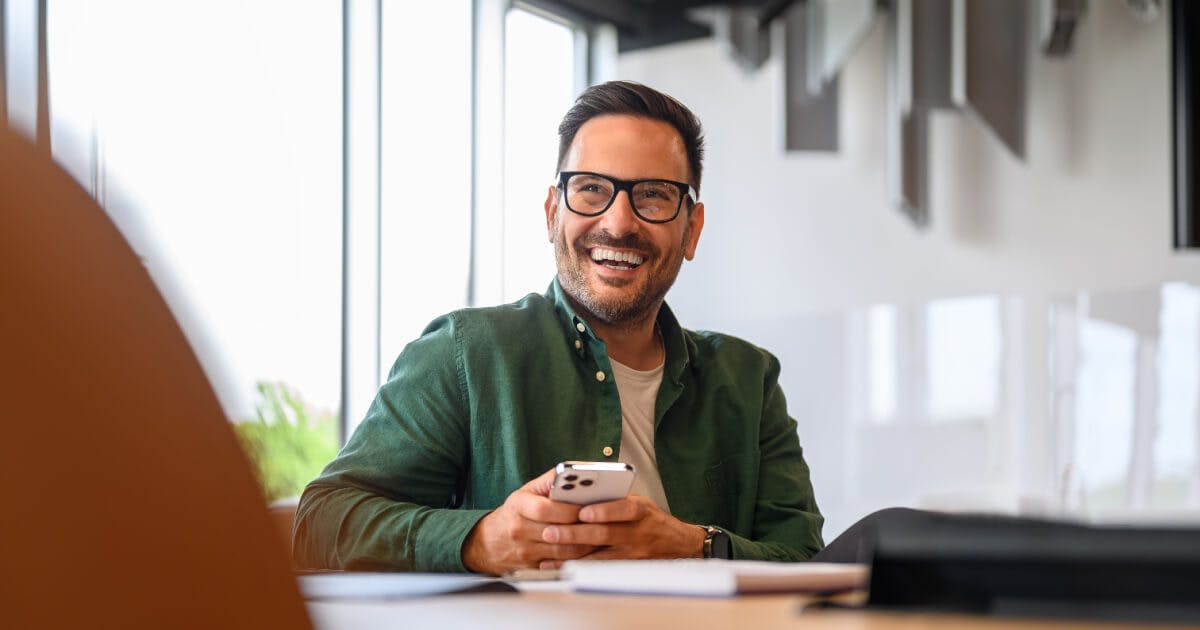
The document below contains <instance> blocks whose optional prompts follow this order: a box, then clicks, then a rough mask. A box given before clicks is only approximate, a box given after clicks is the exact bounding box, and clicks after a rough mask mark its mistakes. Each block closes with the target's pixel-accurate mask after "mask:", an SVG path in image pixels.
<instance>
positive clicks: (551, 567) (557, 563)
mask: <svg viewBox="0 0 1200 630" xmlns="http://www.w3.org/2000/svg"><path fill="white" fill-rule="evenodd" d="M562 565H563V561H562V560H542V562H541V564H539V565H538V568H539V569H541V570H543V571H557V570H559V569H561V568H562Z"/></svg>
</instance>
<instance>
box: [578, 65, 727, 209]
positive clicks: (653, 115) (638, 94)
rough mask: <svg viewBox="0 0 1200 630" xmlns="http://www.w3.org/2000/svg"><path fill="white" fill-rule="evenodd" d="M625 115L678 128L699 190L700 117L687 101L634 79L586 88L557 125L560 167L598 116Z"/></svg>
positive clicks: (695, 184)
mask: <svg viewBox="0 0 1200 630" xmlns="http://www.w3.org/2000/svg"><path fill="white" fill-rule="evenodd" d="M607 115H626V116H639V117H642V118H649V119H651V120H661V121H662V122H665V123H667V124H669V125H671V126H672V127H674V128H675V131H678V132H679V136H680V137H681V138H682V139H683V146H684V148H685V149H686V150H687V157H688V168H689V169H690V170H691V175H692V181H691V182H688V183H690V184H691V185H692V187H693V188H695V189H696V190H697V191H699V190H700V170H701V166H702V162H703V160H704V132H703V129H701V127H700V119H699V118H697V117H696V115H695V114H693V113H692V110H690V109H688V108H687V106H686V105H684V104H683V103H680V102H679V101H677V100H675V99H674V98H672V97H670V96H668V95H666V94H663V93H662V92H659V91H658V90H655V89H653V88H651V87H647V86H645V85H642V84H641V83H635V82H633V81H609V82H608V83H600V84H598V85H593V86H591V87H589V88H587V89H586V90H584V91H583V93H582V94H580V95H579V98H577V99H575V104H574V105H572V106H571V109H569V110H567V114H566V116H563V119H562V122H561V123H560V124H559V125H558V168H559V169H561V168H562V165H563V162H564V161H565V160H566V159H567V151H569V150H570V149H571V143H572V142H574V141H575V134H577V133H579V128H580V127H582V126H583V125H584V123H586V122H587V121H589V120H591V119H593V118H595V117H597V116H607Z"/></svg>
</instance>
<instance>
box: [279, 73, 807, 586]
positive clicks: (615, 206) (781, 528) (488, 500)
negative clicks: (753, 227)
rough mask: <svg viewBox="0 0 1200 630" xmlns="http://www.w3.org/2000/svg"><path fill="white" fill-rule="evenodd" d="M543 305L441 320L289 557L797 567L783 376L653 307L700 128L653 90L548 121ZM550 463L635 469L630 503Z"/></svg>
mask: <svg viewBox="0 0 1200 630" xmlns="http://www.w3.org/2000/svg"><path fill="white" fill-rule="evenodd" d="M559 140H560V144H559V160H558V171H559V173H558V178H557V182H556V184H555V185H554V186H551V187H550V188H549V190H548V192H547V195H546V202H545V212H546V227H547V230H548V233H549V237H550V241H551V242H552V243H554V251H555V258H556V262H557V266H558V274H557V278H556V279H555V281H554V282H552V283H551V285H550V288H549V289H548V291H547V292H546V294H545V295H536V294H531V295H529V296H527V297H525V298H524V299H522V300H520V301H519V302H516V303H513V304H509V305H505V306H499V307H494V308H484V309H466V310H462V311H457V312H454V313H450V314H448V315H446V316H443V317H442V318H439V319H438V320H436V321H434V322H433V323H432V324H430V325H429V327H428V328H426V330H425V332H424V334H423V335H422V336H421V338H419V339H418V340H416V341H414V342H413V343H411V344H410V345H409V346H408V347H407V348H405V350H404V352H403V353H402V354H401V355H400V357H399V359H397V361H396V364H395V366H394V367H393V368H392V372H391V375H390V377H389V380H388V382H387V383H386V384H384V386H383V387H382V388H381V389H380V391H379V394H378V396H377V397H376V399H375V401H374V402H373V404H372V406H371V408H370V410H369V411H368V413H367V417H366V419H365V420H364V421H363V423H362V425H361V426H360V427H359V429H358V430H357V431H356V432H355V434H354V436H353V437H352V438H351V439H350V441H349V443H347V445H346V447H345V448H344V449H343V450H342V452H341V453H340V454H339V455H338V457H337V458H336V459H335V460H334V461H333V462H332V463H330V464H329V466H328V467H327V468H326V469H325V470H324V472H323V473H322V474H321V476H320V477H318V478H317V479H316V480H315V481H313V482H312V483H311V484H309V486H308V488H307V489H306V490H305V492H304V496H303V497H302V498H301V501H300V506H299V508H298V511H297V522H296V529H295V540H294V554H295V557H296V561H297V563H298V564H299V565H300V566H304V567H314V568H350V569H364V568H390V569H401V570H415V571H463V570H468V571H476V572H482V573H495V574H499V573H503V572H505V571H508V570H511V569H515V568H522V567H555V566H558V565H560V564H561V563H562V562H563V561H565V560H569V559H575V558H684V557H704V556H705V555H710V556H723V557H732V558H747V559H770V560H802V559H806V558H809V557H811V556H812V555H813V554H814V553H816V552H817V551H818V550H820V549H821V547H822V540H821V532H820V530H821V524H822V517H821V515H820V513H819V512H818V509H817V505H816V502H815V500H814V498H813V491H812V485H811V483H810V481H809V472H808V467H807V465H806V464H805V462H804V459H803V456H802V454H801V449H800V444H799V441H798V439H797V436H796V423H795V421H793V420H792V419H791V418H789V417H788V415H787V409H786V403H785V401H784V397H783V392H782V391H781V390H780V388H779V385H778V384H777V382H776V379H777V376H778V373H779V364H778V362H777V361H776V360H775V358H774V357H772V356H771V355H770V354H768V353H766V352H764V351H763V350H761V349H759V348H756V347H754V346H752V345H750V344H748V343H746V342H744V341H741V340H739V339H736V338H733V337H729V336H726V335H720V334H715V333H701V332H693V331H689V330H684V329H682V328H681V327H680V326H679V323H678V321H677V320H676V318H675V316H674V314H673V313H672V312H671V310H670V308H668V307H667V305H666V304H665V303H664V298H665V296H666V294H667V291H668V290H669V289H670V287H671V285H672V284H673V283H674V281H675V277H676V276H677V274H678V272H679V269H680V266H681V265H682V263H683V260H684V259H688V260H691V259H692V258H693V256H694V255H695V253H696V247H697V243H698V242H699V239H700V234H701V231H702V229H703V227H704V204H703V203H701V202H700V201H698V200H697V192H696V191H697V190H698V189H699V187H700V173H701V159H702V156H703V138H702V135H701V128H700V123H699V121H698V120H697V119H696V117H695V115H693V114H692V113H691V112H690V111H689V110H688V109H687V108H686V107H684V106H683V105H682V104H680V103H679V102H678V101H675V100H674V99H672V98H671V97H669V96H666V95H664V94H661V93H659V92H656V91H655V90H652V89H650V88H648V87H646V86H643V85H639V84H636V83H629V82H611V83H606V84H603V85H598V86H593V87H591V88H588V89H587V90H586V91H585V92H584V93H583V94H582V95H581V96H580V97H579V99H578V100H577V101H576V102H575V104H574V106H573V107H572V108H571V110H570V111H569V112H567V115H566V117H565V118H564V119H563V121H562V124H561V125H560V127H559ZM563 460H601V461H622V462H627V463H631V464H633V465H634V467H635V468H636V471H637V481H636V483H635V486H634V490H633V492H632V493H631V494H630V496H629V497H627V498H625V499H621V500H617V501H612V502H608V503H602V504H595V505H591V506H587V507H583V508H580V507H579V506H575V505H571V504H566V503H560V502H556V501H552V500H551V499H550V498H549V496H548V495H549V490H550V485H551V481H552V474H553V470H552V468H553V466H554V465H555V464H556V463H557V462H559V461H563Z"/></svg>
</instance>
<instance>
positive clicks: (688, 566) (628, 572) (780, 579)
mask: <svg viewBox="0 0 1200 630" xmlns="http://www.w3.org/2000/svg"><path fill="white" fill-rule="evenodd" d="M868 571H869V568H868V566H867V565H865V564H834V563H826V562H760V561H754V560H698V559H697V560H691V559H689V560H590V561H589V560H576V561H569V562H566V563H564V564H563V577H564V578H565V579H566V580H568V581H569V582H570V583H571V587H572V588H573V589H574V590H576V591H592V592H609V593H639V594H646V595H687V596H693V597H729V596H732V595H736V594H739V593H792V592H795V593H825V592H836V591H846V590H852V589H857V588H866V585H867V576H868Z"/></svg>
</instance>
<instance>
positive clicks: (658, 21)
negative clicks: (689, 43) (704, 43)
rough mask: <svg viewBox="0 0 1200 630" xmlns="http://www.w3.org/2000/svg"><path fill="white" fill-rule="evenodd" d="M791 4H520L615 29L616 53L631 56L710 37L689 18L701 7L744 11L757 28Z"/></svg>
mask: <svg viewBox="0 0 1200 630" xmlns="http://www.w3.org/2000/svg"><path fill="white" fill-rule="evenodd" d="M793 1H794V0H732V1H725V2H714V1H713V0H707V1H705V0H604V1H603V2H598V1H596V0H523V2H522V4H525V5H528V6H531V7H534V8H538V9H542V10H544V11H548V12H550V13H554V14H557V15H561V16H563V17H565V18H567V19H570V20H572V21H576V22H582V23H588V22H602V23H608V24H612V25H613V26H615V27H616V29H617V49H618V51H619V52H622V53H624V52H630V51H634V50H641V49H644V48H652V47H655V46H663V45H666V44H673V43H676V42H681V41H684V40H688V39H697V38H702V37H711V36H712V34H713V31H712V27H711V26H710V25H709V24H707V23H705V22H703V21H698V20H696V19H693V18H692V17H690V16H689V10H691V9H698V8H701V7H705V8H711V7H726V8H734V9H738V10H740V11H744V12H746V13H747V14H749V15H750V16H753V17H755V18H757V20H758V21H759V23H760V24H765V23H767V22H770V21H771V20H772V19H774V18H775V17H777V16H778V15H779V14H780V13H782V12H783V10H784V9H786V8H787V7H788V6H789V5H790V4H792V2H793Z"/></svg>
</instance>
